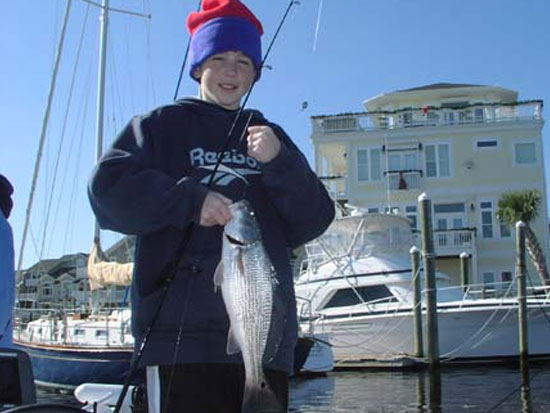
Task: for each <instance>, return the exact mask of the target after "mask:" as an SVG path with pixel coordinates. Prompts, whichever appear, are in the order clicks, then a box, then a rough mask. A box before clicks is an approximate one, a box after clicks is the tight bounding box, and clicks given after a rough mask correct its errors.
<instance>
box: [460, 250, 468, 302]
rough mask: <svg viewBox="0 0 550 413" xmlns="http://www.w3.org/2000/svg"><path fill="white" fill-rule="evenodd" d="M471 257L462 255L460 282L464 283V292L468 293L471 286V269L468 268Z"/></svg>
mask: <svg viewBox="0 0 550 413" xmlns="http://www.w3.org/2000/svg"><path fill="white" fill-rule="evenodd" d="M468 258H469V255H468V254H467V253H465V252H462V253H461V254H460V280H461V282H462V290H463V291H464V292H466V291H468V286H469V285H470V268H469V266H468Z"/></svg>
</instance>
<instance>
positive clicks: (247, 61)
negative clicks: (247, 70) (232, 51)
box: [239, 59, 252, 66]
mask: <svg viewBox="0 0 550 413" xmlns="http://www.w3.org/2000/svg"><path fill="white" fill-rule="evenodd" d="M239 64H241V65H245V66H250V65H251V64H252V63H251V62H250V60H246V59H241V60H239Z"/></svg>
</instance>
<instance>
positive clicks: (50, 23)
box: [0, 0, 550, 267]
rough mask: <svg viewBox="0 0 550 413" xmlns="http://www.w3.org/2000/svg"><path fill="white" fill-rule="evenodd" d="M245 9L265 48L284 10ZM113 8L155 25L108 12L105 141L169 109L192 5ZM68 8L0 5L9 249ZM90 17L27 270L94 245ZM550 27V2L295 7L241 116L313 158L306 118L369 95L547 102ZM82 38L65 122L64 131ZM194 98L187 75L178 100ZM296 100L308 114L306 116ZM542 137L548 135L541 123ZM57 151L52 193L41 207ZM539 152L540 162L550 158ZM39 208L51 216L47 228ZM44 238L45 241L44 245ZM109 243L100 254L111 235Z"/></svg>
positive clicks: (121, 1) (352, 2)
mask: <svg viewBox="0 0 550 413" xmlns="http://www.w3.org/2000/svg"><path fill="white" fill-rule="evenodd" d="M244 2H245V3H246V4H247V5H248V6H249V7H250V8H251V9H252V10H254V12H255V13H256V14H257V15H258V17H259V18H260V20H261V21H262V22H263V24H264V29H265V36H264V46H267V44H268V41H269V40H270V39H271V37H272V36H273V34H274V32H275V29H276V27H277V24H278V23H279V19H280V18H281V17H282V14H283V13H284V11H285V9H286V7H287V5H288V1H287V0H244ZM321 5H322V8H321V7H320V6H321ZM111 6H112V7H116V8H120V9H130V10H133V11H137V12H145V13H151V15H152V18H151V19H150V20H146V19H142V18H136V17H130V16H125V15H121V14H118V13H117V14H112V15H111V19H110V31H109V41H110V43H109V59H108V68H109V75H108V77H107V82H108V84H107V93H108V96H107V103H106V105H107V113H108V115H107V119H106V126H105V128H106V129H105V139H106V141H107V142H109V141H110V140H112V138H113V137H114V136H115V134H116V130H118V129H120V128H121V127H122V126H123V125H124V124H125V123H126V121H127V120H128V119H129V118H130V116H132V114H135V113H142V112H146V111H147V110H149V109H152V108H154V107H156V106H159V105H161V104H165V103H168V102H170V101H171V100H172V98H173V95H174V90H175V87H176V82H177V76H178V74H179V69H180V65H181V61H182V58H183V52H184V50H185V45H186V42H187V39H188V35H187V32H186V28H185V19H186V16H187V14H188V13H189V12H190V11H192V10H194V9H195V8H196V7H197V0H154V1H153V0H111ZM65 7H66V0H17V1H10V2H3V4H2V6H1V10H2V15H3V17H4V18H3V23H2V25H0V38H1V39H2V41H1V42H0V53H1V56H2V66H1V68H0V90H1V93H0V124H1V125H2V138H1V142H2V150H1V151H0V173H2V174H4V175H6V176H8V177H9V179H10V180H11V181H12V182H13V184H14V186H15V190H16V192H15V209H14V212H13V215H12V217H11V218H10V221H11V223H12V227H13V229H14V235H15V242H16V250H18V249H19V243H20V239H21V235H22V231H23V223H24V217H25V209H26V206H27V199H28V196H29V191H30V181H31V178H32V173H33V168H34V162H35V157H36V152H37V149H38V140H39V137H40V131H41V126H42V119H43V117H44V112H45V106H46V100H47V93H48V88H49V83H50V78H51V73H52V70H53V61H54V54H55V50H56V47H57V43H58V40H59V32H60V29H61V24H62V18H63V14H64V11H65ZM320 9H321V14H320V16H321V18H320V20H319V29H318V31H316V27H317V22H318V16H319V11H320ZM86 13H88V14H87V16H88V18H87V19H86V17H85V16H86ZM98 17H99V12H98V10H97V9H95V8H94V7H90V6H88V4H87V3H85V2H84V1H82V0H73V1H72V9H71V15H70V19H69V25H68V29H67V30H68V31H67V39H66V46H65V51H64V55H63V59H62V61H61V68H60V73H59V80H58V88H57V90H56V94H55V95H54V107H53V110H52V117H51V123H50V127H49V133H48V135H47V141H46V147H47V149H46V150H45V152H44V157H43V164H42V167H41V178H40V180H39V182H38V190H37V195H36V200H35V203H34V207H33V209H34V212H33V219H32V221H31V222H32V224H31V226H32V234H33V235H32V237H30V238H29V241H28V242H27V247H26V252H25V257H26V259H25V262H24V265H23V267H26V266H28V265H31V264H32V263H34V262H36V261H37V260H38V257H40V256H41V257H44V258H45V257H57V256H60V255H62V254H64V253H73V252H78V251H87V250H88V249H89V247H90V244H91V237H92V225H93V218H92V215H91V211H90V209H89V206H88V204H87V198H86V196H85V189H86V187H85V185H86V180H87V177H88V176H89V173H90V171H91V168H92V166H93V163H94V158H95V154H94V153H95V144H94V142H93V141H94V129H95V119H94V116H95V115H94V110H95V109H94V105H95V103H94V102H95V93H96V86H95V72H96V60H97V49H98V46H97V39H98V36H99V35H98V24H99V19H98ZM549 20H550V1H547V0H521V1H519V0H516V1H511V0H482V1H479V0H440V1H436V0H415V1H412V0H385V1H373V0H322V1H321V0H301V4H300V5H298V6H295V7H293V9H292V11H291V14H290V16H289V18H288V20H287V22H286V23H285V26H284V27H283V30H282V32H281V35H280V36H279V38H278V40H277V42H276V43H275V46H274V49H273V51H272V53H271V55H270V58H269V59H268V62H267V63H268V64H269V65H270V66H271V67H272V69H271V70H265V71H264V73H263V75H262V79H261V81H260V82H259V84H258V85H257V86H256V87H255V90H254V91H253V93H252V96H251V99H250V101H249V106H253V107H256V108H258V109H260V110H262V111H263V112H264V114H265V115H266V116H267V117H268V118H269V119H270V120H272V121H274V122H277V123H280V124H281V125H282V126H283V127H284V128H285V129H286V130H287V132H288V134H289V135H290V136H291V137H292V138H293V139H294V140H295V141H296V142H297V144H298V145H299V147H300V148H301V149H302V150H303V151H304V153H306V155H307V156H308V158H309V159H310V160H312V148H311V145H310V141H309V135H310V131H311V122H310V116H314V115H321V114H331V113H339V112H358V111H361V110H363V107H362V102H363V101H364V100H365V99H367V98H370V97H373V96H376V95H378V94H380V93H384V92H391V91H394V90H398V89H407V88H412V87H417V86H421V85H426V84H430V83H436V82H455V83H473V84H484V85H497V86H501V87H505V88H510V89H513V90H517V91H518V92H519V94H520V95H519V99H521V100H523V99H525V100H527V99H542V100H544V101H545V102H548V101H550V80H549V73H550V56H549V49H550V47H549V44H550V29H548V27H550V21H549ZM316 33H317V35H316ZM81 38H82V46H81V53H80V58H79V66H78V69H77V70H76V72H75V73H76V77H75V78H74V79H75V80H74V87H73V96H72V98H71V101H70V110H69V116H68V119H69V120H68V121H67V123H66V126H65V127H63V122H62V119H63V118H64V114H65V111H66V106H67V102H68V99H69V98H68V96H69V93H68V91H69V85H70V84H71V81H72V76H73V71H74V70H73V68H74V66H75V60H76V56H77V50H78V45H79V43H80V39H81ZM196 91H197V85H196V84H195V83H194V82H192V81H191V80H190V79H189V77H188V76H187V74H186V75H185V76H184V79H183V83H182V86H181V88H180V93H179V96H185V95H195V94H196ZM304 101H307V102H308V108H307V109H306V110H303V111H302V110H301V108H302V102H304ZM543 115H544V116H545V117H546V116H548V115H547V112H545V111H543ZM63 130H65V132H64V133H63ZM543 133H544V137H545V138H546V137H547V136H548V127H547V126H545V128H544V132H543ZM61 141H62V145H60V142H61ZM545 145H546V146H548V145H547V142H546V139H545ZM59 147H61V148H62V149H61V154H62V155H61V157H60V165H62V166H60V167H59V168H58V173H57V178H56V179H55V182H56V183H55V188H56V191H59V193H58V192H55V195H54V197H53V198H52V201H51V203H50V201H49V198H48V193H49V192H51V188H52V182H53V181H54V179H53V177H54V176H55V175H54V170H55V164H56V154H57V152H58V148H59ZM544 155H545V160H546V163H547V164H548V150H547V149H545V154H544ZM67 160H68V162H67ZM67 165H68V166H67ZM547 179H548V178H547ZM48 205H51V206H50V209H51V211H52V212H51V214H50V215H49V219H48V220H47V223H46V219H45V217H46V214H45V213H44V211H45V210H46V209H48ZM42 232H46V233H47V237H46V238H45V241H44V242H42V238H43V237H42V235H41V234H42ZM105 238H106V241H105V242H106V244H109V243H110V242H112V241H113V240H114V239H116V236H115V235H113V234H105ZM41 251H42V252H41Z"/></svg>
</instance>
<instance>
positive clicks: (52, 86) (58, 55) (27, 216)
mask: <svg viewBox="0 0 550 413" xmlns="http://www.w3.org/2000/svg"><path fill="white" fill-rule="evenodd" d="M71 5H72V0H67V7H66V9H65V15H64V18H63V28H62V30H61V37H60V40H59V46H58V48H57V53H56V56H55V64H54V70H53V74H52V79H51V82H50V89H49V92H48V104H47V105H46V111H45V113H44V120H43V122H42V132H41V134H40V140H39V144H38V153H37V155H36V162H35V165H34V173H33V178H32V182H31V190H30V195H29V200H28V202H27V210H26V212H25V225H24V228H23V235H22V237H21V247H20V250H19V258H18V263H17V271H21V266H22V265H23V256H24V255H23V254H24V250H25V241H26V238H27V231H28V228H29V223H30V214H31V209H32V203H33V200H34V195H35V191H36V182H37V178H38V172H39V171H40V161H41V158H42V152H43V148H44V142H45V140H46V133H47V130H48V121H49V118H50V111H51V104H52V101H53V95H54V91H55V85H56V82H57V73H58V69H59V64H60V62H61V55H62V52H63V46H64V43H65V33H66V29H67V24H68V21H69V15H70V11H71Z"/></svg>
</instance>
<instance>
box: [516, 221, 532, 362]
mask: <svg viewBox="0 0 550 413" xmlns="http://www.w3.org/2000/svg"><path fill="white" fill-rule="evenodd" d="M516 253H517V261H516V271H517V279H518V327H519V356H520V362H521V367H522V369H523V367H524V366H527V357H528V356H529V345H528V340H527V335H528V331H527V298H526V285H525V224H524V223H523V222H522V221H518V222H517V223H516Z"/></svg>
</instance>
